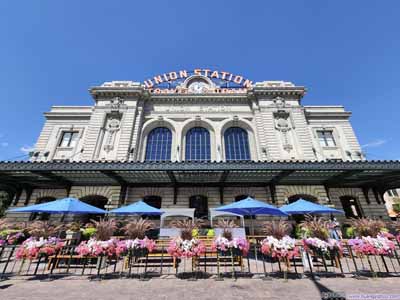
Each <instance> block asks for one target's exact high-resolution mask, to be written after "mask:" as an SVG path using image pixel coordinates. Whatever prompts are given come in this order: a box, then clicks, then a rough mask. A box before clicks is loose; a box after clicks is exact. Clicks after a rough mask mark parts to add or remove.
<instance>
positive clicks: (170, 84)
mask: <svg viewBox="0 0 400 300" xmlns="http://www.w3.org/2000/svg"><path fill="white" fill-rule="evenodd" d="M252 84H253V82H252V81H251V80H249V79H247V78H245V77H244V76H242V75H238V74H234V73H230V72H226V71H218V70H212V69H194V70H193V71H187V70H179V71H172V72H168V73H163V74H159V75H156V76H153V77H152V78H149V79H147V80H145V81H144V86H145V87H146V89H147V90H148V91H149V92H151V93H154V94H175V93H178V94H185V93H222V94H225V93H247V90H248V88H250V87H251V86H252Z"/></svg>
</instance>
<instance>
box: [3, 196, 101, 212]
mask: <svg viewBox="0 0 400 300" xmlns="http://www.w3.org/2000/svg"><path fill="white" fill-rule="evenodd" d="M9 212H13V213H18V212H20V213H27V212H31V213H34V212H36V213H38V212H45V213H50V214H68V213H69V214H105V213H106V211H105V210H103V209H100V208H97V207H95V206H92V205H89V204H87V203H85V202H82V201H79V200H78V199H75V198H64V199H59V200H55V201H51V202H46V203H41V204H35V205H30V206H24V207H19V208H15V209H10V210H9Z"/></svg>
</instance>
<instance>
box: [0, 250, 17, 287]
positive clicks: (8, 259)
mask: <svg viewBox="0 0 400 300" xmlns="http://www.w3.org/2000/svg"><path fill="white" fill-rule="evenodd" d="M4 248H5V247H3V251H4ZM14 250H15V246H14V247H12V248H11V250H10V254H9V255H8V257H7V261H6V264H5V266H4V268H3V272H1V274H0V281H2V280H3V278H4V277H5V276H4V274H5V273H6V271H7V267H8V264H9V263H10V260H11V257H12V255H13V254H14ZM3 251H2V253H3ZM0 259H1V257H0Z"/></svg>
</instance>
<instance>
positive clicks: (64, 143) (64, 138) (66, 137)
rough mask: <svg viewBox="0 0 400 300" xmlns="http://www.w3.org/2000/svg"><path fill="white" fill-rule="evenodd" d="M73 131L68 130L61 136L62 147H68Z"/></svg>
mask: <svg viewBox="0 0 400 300" xmlns="http://www.w3.org/2000/svg"><path fill="white" fill-rule="evenodd" d="M71 134H72V132H69V131H66V132H64V133H63V136H62V138H61V142H60V147H68V144H69V141H70V139H71Z"/></svg>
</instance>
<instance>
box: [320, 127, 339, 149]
mask: <svg viewBox="0 0 400 300" xmlns="http://www.w3.org/2000/svg"><path fill="white" fill-rule="evenodd" d="M317 135H318V140H319V143H320V145H321V146H322V147H336V143H335V139H334V138H333V132H332V130H318V131H317Z"/></svg>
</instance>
